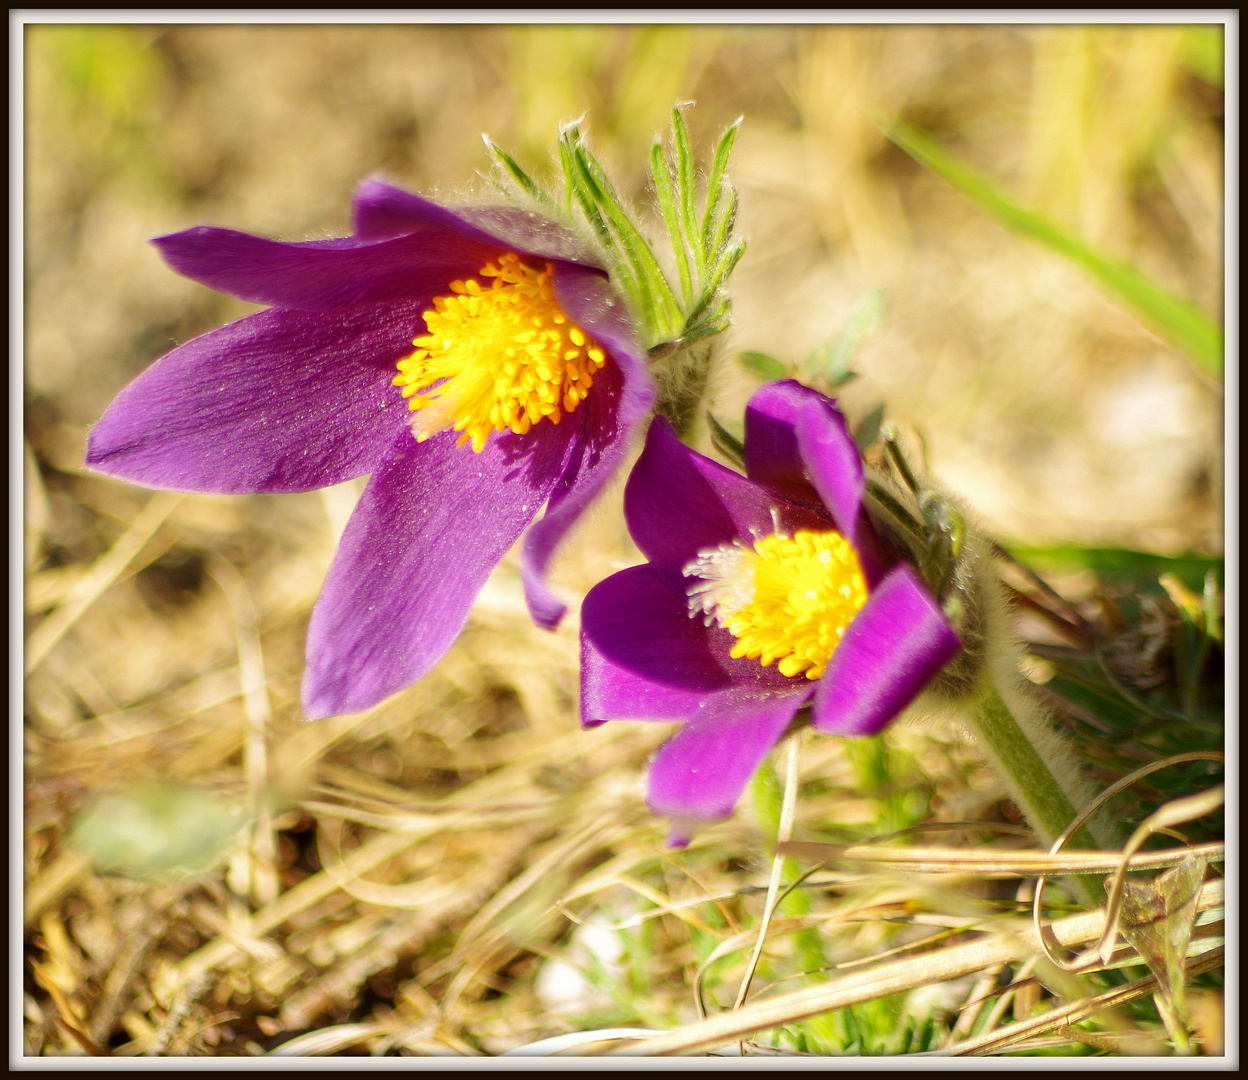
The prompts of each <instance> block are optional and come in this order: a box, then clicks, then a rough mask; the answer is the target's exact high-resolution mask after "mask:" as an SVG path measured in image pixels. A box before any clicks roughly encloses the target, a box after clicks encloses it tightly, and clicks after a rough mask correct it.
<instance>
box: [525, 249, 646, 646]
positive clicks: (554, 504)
mask: <svg viewBox="0 0 1248 1080" xmlns="http://www.w3.org/2000/svg"><path fill="white" fill-rule="evenodd" d="M554 289H555V297H556V299H557V300H558V302H559V306H560V308H562V309H563V311H564V312H565V313H566V314H567V315H568V317H569V318H570V319H571V320H572V321H573V322H574V323H576V325H577V326H579V327H581V328H582V329H583V330H585V331H586V332H587V333H589V334H590V336H591V337H593V338H594V339H595V340H596V341H597V342H598V343H599V344H600V345H602V346H603V347H604V348H606V350H607V353H608V355H609V357H610V360H609V361H608V363H607V366H606V367H604V368H603V369H602V370H601V371H600V372H599V373H598V374H597V375H596V376H595V377H594V385H593V387H592V388H591V389H590V392H589V396H588V397H587V398H586V399H585V401H583V402H582V403H581V405H580V407H579V408H578V409H577V410H576V411H575V412H574V413H573V414H572V415H571V416H566V417H565V418H564V420H563V421H562V423H563V424H567V425H569V426H572V425H575V426H576V428H577V430H578V432H579V434H578V437H577V440H576V442H575V443H574V445H573V447H572V453H571V454H570V456H569V459H568V462H567V465H566V467H565V469H564V473H563V475H562V476H561V477H560V478H559V482H558V484H557V485H556V486H555V489H554V491H553V493H552V494H551V497H550V504H549V506H547V508H546V513H545V515H544V516H543V517H542V520H541V521H539V522H537V523H536V524H535V525H534V526H533V527H532V528H531V529H530V530H529V532H528V534H527V535H526V536H525V538H524V549H523V551H522V552H521V559H520V569H521V574H522V576H523V579H524V590H525V596H526V598H527V600H528V604H529V611H530V612H531V613H532V615H533V619H534V621H536V622H537V623H538V624H539V625H541V626H545V627H547V628H548V629H553V628H554V627H555V626H556V625H558V623H559V620H560V619H561V618H563V614H564V611H565V610H566V609H565V605H564V604H563V602H562V601H560V600H559V599H558V598H557V597H556V596H555V595H554V594H553V593H552V592H551V591H550V588H549V587H548V586H547V584H546V570H547V568H548V567H549V565H550V560H551V559H552V558H553V557H554V553H555V549H556V548H557V547H558V546H559V543H560V542H561V541H562V540H563V538H564V536H566V535H567V532H568V530H569V529H570V528H571V527H572V525H573V524H574V523H575V522H576V520H577V519H578V518H579V517H580V516H581V514H583V513H584V512H585V509H586V507H588V506H589V504H590V503H591V502H592V501H593V500H594V499H595V498H596V497H597V496H598V494H599V493H600V492H601V491H602V489H603V487H604V486H605V485H606V484H607V482H608V481H609V480H610V479H611V477H612V476H614V475H615V473H616V471H617V470H618V469H619V467H620V465H621V464H623V461H624V457H625V455H626V454H627V453H628V449H629V445H628V444H629V436H630V435H631V433H632V432H633V430H634V429H635V428H636V427H637V426H638V425H639V424H641V423H642V422H643V421H644V420H645V418H646V416H647V415H649V412H650V409H651V407H652V406H653V404H654V384H653V383H652V382H651V380H650V376H649V374H648V373H647V371H646V366H645V361H644V359H643V358H642V356H641V352H640V349H639V348H638V347H637V345H636V343H635V341H634V339H633V334H632V326H631V323H630V322H629V321H628V316H627V314H626V312H625V310H624V305H623V302H622V301H621V300H620V299H619V297H618V296H616V294H615V293H614V292H613V291H612V290H611V287H610V285H609V284H608V283H607V280H606V278H605V277H604V276H603V275H602V274H601V273H599V272H597V271H594V270H587V269H585V268H583V267H579V266H573V265H571V264H567V263H555V264H554Z"/></svg>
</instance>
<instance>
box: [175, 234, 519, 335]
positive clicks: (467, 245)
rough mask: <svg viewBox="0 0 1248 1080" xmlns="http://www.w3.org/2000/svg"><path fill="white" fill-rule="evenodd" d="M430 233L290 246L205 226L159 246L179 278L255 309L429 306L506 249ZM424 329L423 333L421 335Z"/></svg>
mask: <svg viewBox="0 0 1248 1080" xmlns="http://www.w3.org/2000/svg"><path fill="white" fill-rule="evenodd" d="M459 224H460V227H461V228H460V231H458V232H456V231H450V230H447V229H422V230H420V231H418V232H413V233H409V234H407V235H405V236H399V237H396V238H394V239H390V240H380V241H366V240H361V239H359V238H356V237H349V236H348V237H342V238H339V239H334V240H311V241H303V242H299V243H286V242H283V241H280V240H266V239H264V238H263V237H259V236H251V235H249V234H247V233H242V232H235V231H234V230H233V229H217V228H212V227H209V226H199V227H197V228H194V229H187V230H186V231H185V232H180V233H174V234H172V235H170V236H159V237H157V238H156V239H154V240H153V241H152V243H153V244H155V245H156V247H157V248H158V249H159V250H160V253H161V255H162V256H163V257H164V260H165V262H167V263H168V264H169V265H170V266H171V267H173V269H174V270H176V271H177V272H178V273H179V274H183V275H185V276H186V277H189V278H192V279H194V280H195V281H198V282H201V283H202V284H204V285H207V286H209V287H210V288H213V289H216V290H218V291H219V292H223V293H228V294H229V295H231V296H237V297H239V298H240V299H243V300H249V301H251V302H252V303H253V304H272V305H273V306H275V307H282V308H295V309H298V310H302V311H327V310H337V309H342V308H350V307H354V306H355V305H358V304H379V303H387V302H391V301H397V300H406V301H415V302H417V303H421V304H424V305H427V304H428V303H429V301H430V300H431V298H432V297H434V296H436V295H440V294H444V293H446V292H447V286H448V285H449V283H450V282H451V281H452V280H453V279H455V278H464V277H470V276H471V275H473V274H475V273H476V272H477V271H478V270H480V269H481V267H482V266H484V265H485V263H486V262H488V261H489V260H490V259H492V258H495V257H497V256H498V254H499V253H500V252H501V251H503V250H506V249H505V247H503V246H502V245H499V244H497V243H492V242H491V241H490V239H489V238H488V237H485V236H484V234H480V238H478V230H476V229H473V228H472V227H471V226H468V225H465V224H463V223H462V222H461V223H459ZM421 329H423V328H421V327H417V328H416V332H419V331H420V330H421Z"/></svg>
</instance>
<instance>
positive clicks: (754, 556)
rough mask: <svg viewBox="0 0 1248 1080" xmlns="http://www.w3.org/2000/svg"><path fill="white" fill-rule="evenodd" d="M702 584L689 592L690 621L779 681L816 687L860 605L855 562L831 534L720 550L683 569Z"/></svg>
mask: <svg viewBox="0 0 1248 1080" xmlns="http://www.w3.org/2000/svg"><path fill="white" fill-rule="evenodd" d="M684 573H685V576H686V577H698V578H701V579H702V580H701V581H700V582H698V583H697V584H695V585H692V586H690V589H689V613H690V615H696V614H698V613H704V614H705V618H706V622H707V625H710V623H711V622H712V621H714V622H717V623H719V625H720V626H723V627H725V628H726V629H727V630H728V631H729V632H730V633H731V634H732V636H733V637H735V638H736V639H737V643H736V645H734V646H733V648H732V655H733V656H736V657H742V656H746V657H750V658H752V659H756V660H758V661H759V662H760V663H762V664H763V665H764V666H766V665H767V664H771V663H773V662H775V661H779V663H777V664H776V667H777V668H778V669H779V671H780V672H781V673H782V674H784V675H800V674H803V673H804V674H805V675H806V678H808V679H817V678H819V676H820V675H822V674H823V673H824V670H825V669H826V668H827V666H828V660H829V659H830V658H831V656H832V653H833V651H834V650H835V649H836V647H837V645H838V644H839V643H840V640H841V638H842V636H843V635H844V633H845V629H846V627H848V626H849V624H850V622H852V621H853V618H854V616H855V615H857V614H858V612H859V611H860V610H861V609H862V605H863V604H865V603H866V602H867V582H866V579H865V578H864V577H863V574H862V567H861V565H860V564H859V562H858V556H857V555H856V554H855V553H854V549H853V548H852V547H850V546H849V543H848V542H847V541H846V539H845V538H844V537H843V536H842V535H841V534H840V533H838V532H831V531H829V532H812V531H809V530H806V529H800V530H798V531H797V532H796V533H794V534H793V536H792V537H788V536H780V535H774V536H764V537H762V538H761V539H758V540H755V541H754V544H753V545H752V547H746V546H744V545H743V544H741V543H739V542H738V543H735V544H724V545H721V546H720V547H717V548H710V549H708V550H706V551H700V552H698V557H697V558H696V559H695V560H693V562H691V563H689V564H688V565H687V566H686V567H684Z"/></svg>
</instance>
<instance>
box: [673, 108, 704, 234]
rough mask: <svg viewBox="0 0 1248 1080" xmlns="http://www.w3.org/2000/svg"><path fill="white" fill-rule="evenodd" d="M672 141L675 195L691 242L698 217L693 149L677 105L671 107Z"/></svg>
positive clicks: (696, 232)
mask: <svg viewBox="0 0 1248 1080" xmlns="http://www.w3.org/2000/svg"><path fill="white" fill-rule="evenodd" d="M672 141H673V142H674V143H675V144H676V196H677V199H678V200H679V205H680V217H681V223H682V224H683V225H684V232H685V235H686V236H687V237H689V240H690V242H691V243H692V242H693V238H694V237H696V236H697V235H698V218H697V214H696V212H695V210H694V205H693V194H694V179H693V151H692V149H691V148H690V146H689V129H688V128H687V127H686V126H685V117H684V114H683V113H681V111H680V106H679V105H677V106H676V107H675V108H674V109H672Z"/></svg>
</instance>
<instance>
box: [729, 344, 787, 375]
mask: <svg viewBox="0 0 1248 1080" xmlns="http://www.w3.org/2000/svg"><path fill="white" fill-rule="evenodd" d="M737 359H738V360H739V361H740V363H741V366H742V367H743V368H745V370H746V371H748V372H749V373H750V374H751V375H753V376H754V377H755V378H758V379H762V380H763V382H773V381H774V380H776V379H787V378H788V377H789V369H788V368H787V367H785V365H784V363H783V361H780V360H777V359H776V358H775V357H774V356H770V355H768V354H767V353H764V352H755V351H753V350H747V351H746V352H743V353H739V354H738V355H737Z"/></svg>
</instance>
